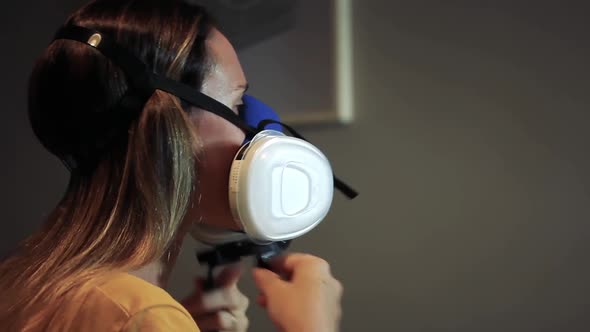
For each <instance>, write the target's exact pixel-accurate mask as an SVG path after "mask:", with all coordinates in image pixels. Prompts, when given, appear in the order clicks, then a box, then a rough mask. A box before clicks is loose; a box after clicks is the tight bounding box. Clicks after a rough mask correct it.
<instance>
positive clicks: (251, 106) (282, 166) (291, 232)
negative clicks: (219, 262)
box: [191, 96, 334, 245]
mask: <svg viewBox="0 0 590 332" xmlns="http://www.w3.org/2000/svg"><path fill="white" fill-rule="evenodd" d="M243 102H244V106H243V108H242V109H241V111H240V117H241V118H242V119H243V120H244V121H245V122H246V123H247V124H248V125H250V126H252V127H258V125H259V123H260V121H261V120H267V119H271V120H276V121H279V117H278V115H277V114H276V113H275V112H274V111H273V110H272V109H271V108H270V107H268V106H267V105H265V104H264V103H262V102H261V101H259V100H257V99H256V98H254V97H252V96H244V100H243ZM281 130H282V128H281V126H280V125H279V124H274V123H271V124H268V125H266V126H265V130H263V131H261V132H259V133H258V134H256V135H255V136H254V137H253V138H246V140H245V141H244V144H243V145H242V147H241V148H240V149H239V150H238V152H237V153H236V155H235V157H234V160H233V162H232V165H231V170H230V174H229V188H228V195H229V202H230V208H231V211H232V215H233V217H234V220H235V221H236V222H237V223H238V224H239V225H241V226H242V227H243V229H244V232H243V233H240V232H234V231H228V230H222V229H216V228H214V227H211V226H207V225H204V224H195V225H194V226H193V229H192V231H191V234H192V236H193V238H195V239H197V240H199V241H201V242H205V243H208V244H211V245H217V244H223V243H228V242H234V241H240V240H244V239H249V240H251V241H253V242H256V243H261V244H262V243H269V242H276V241H285V240H291V239H294V238H297V237H299V236H302V235H304V234H305V233H307V232H309V231H311V230H312V229H313V228H315V227H316V226H317V225H318V224H319V223H320V222H321V221H322V220H323V219H324V218H325V216H326V215H327V214H328V211H329V209H330V206H331V204H332V199H333V193H334V182H333V173H332V168H331V166H330V163H329V161H328V159H327V158H326V156H325V155H324V154H323V153H322V152H321V151H320V150H319V149H318V148H316V147H315V146H314V145H312V144H311V143H309V142H307V141H304V140H302V139H299V138H295V137H290V136H286V135H285V134H283V133H282V131H281Z"/></svg>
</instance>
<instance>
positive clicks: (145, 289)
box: [43, 273, 199, 332]
mask: <svg viewBox="0 0 590 332" xmlns="http://www.w3.org/2000/svg"><path fill="white" fill-rule="evenodd" d="M43 330H44V331H50V332H57V331H60V332H63V331H117V332H134V331H138V332H140V331H141V332H148V331H149V332H156V331H179V332H199V329H198V327H197V325H196V323H195V321H194V320H193V319H192V317H191V315H190V314H189V313H188V312H187V311H186V309H185V308H184V307H183V306H182V305H181V304H180V303H178V302H177V301H176V300H174V299H173V298H172V296H170V294H168V293H167V292H166V291H164V290H163V289H161V288H159V287H157V286H155V285H153V284H151V283H149V282H147V281H144V280H143V279H140V278H138V277H135V276H133V275H130V274H127V273H118V274H116V275H115V276H114V277H112V278H110V279H109V280H108V281H107V282H106V283H103V284H101V285H100V286H95V287H93V288H91V289H90V290H88V291H87V292H86V294H82V296H81V297H80V300H77V301H68V300H67V298H66V299H64V301H63V302H62V303H61V304H60V307H59V309H58V310H57V311H56V312H55V315H54V316H53V318H52V319H51V321H50V322H48V325H46V327H45V328H44V329H43Z"/></svg>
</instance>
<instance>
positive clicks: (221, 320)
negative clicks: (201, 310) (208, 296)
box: [195, 310, 245, 331]
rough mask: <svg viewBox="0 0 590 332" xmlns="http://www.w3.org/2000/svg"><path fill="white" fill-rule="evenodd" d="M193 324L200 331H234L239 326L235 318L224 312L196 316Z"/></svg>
mask: <svg viewBox="0 0 590 332" xmlns="http://www.w3.org/2000/svg"><path fill="white" fill-rule="evenodd" d="M244 317H245V316H244ZM195 322H196V323H197V326H198V327H199V329H200V330H201V331H220V330H224V331H235V330H237V328H238V327H239V324H240V322H239V321H238V318H237V317H236V316H234V315H233V314H232V313H230V312H228V311H225V310H222V311H218V312H215V313H211V314H206V315H201V316H197V317H195Z"/></svg>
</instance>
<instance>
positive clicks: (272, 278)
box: [252, 268, 285, 295]
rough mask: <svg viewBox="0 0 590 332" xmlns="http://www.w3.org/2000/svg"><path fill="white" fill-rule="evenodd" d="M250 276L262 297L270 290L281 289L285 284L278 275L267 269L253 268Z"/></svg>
mask: <svg viewBox="0 0 590 332" xmlns="http://www.w3.org/2000/svg"><path fill="white" fill-rule="evenodd" d="M252 275H253V277H254V283H255V284H256V287H257V288H258V289H259V290H260V291H261V292H262V294H264V295H266V294H267V292H268V291H269V290H270V289H271V288H275V287H282V286H283V285H284V284H285V281H283V279H281V277H280V276H279V275H278V274H276V273H274V272H272V271H270V270H267V269H261V268H254V271H253V272H252Z"/></svg>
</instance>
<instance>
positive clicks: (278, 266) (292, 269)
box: [270, 253, 330, 279]
mask: <svg viewBox="0 0 590 332" xmlns="http://www.w3.org/2000/svg"><path fill="white" fill-rule="evenodd" d="M270 264H271V268H272V269H273V270H274V271H276V272H277V273H279V274H282V275H288V276H290V278H289V279H295V278H298V277H299V276H308V275H313V276H314V277H318V276H320V275H329V274H330V264H328V262H326V261H325V260H323V259H321V258H319V257H316V256H312V255H308V254H300V253H294V254H288V255H284V256H279V257H275V258H273V259H272V260H271V262H270Z"/></svg>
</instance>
